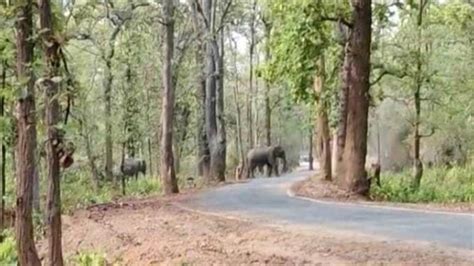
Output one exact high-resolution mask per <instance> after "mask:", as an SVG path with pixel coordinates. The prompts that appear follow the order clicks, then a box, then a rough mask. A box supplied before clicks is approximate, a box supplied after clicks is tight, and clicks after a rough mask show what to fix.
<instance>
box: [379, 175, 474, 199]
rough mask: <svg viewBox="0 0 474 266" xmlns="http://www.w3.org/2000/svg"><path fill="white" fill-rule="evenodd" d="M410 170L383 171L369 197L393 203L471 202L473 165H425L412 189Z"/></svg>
mask: <svg viewBox="0 0 474 266" xmlns="http://www.w3.org/2000/svg"><path fill="white" fill-rule="evenodd" d="M411 181H412V177H411V172H410V171H404V172H401V173H390V172H388V173H384V174H382V176H381V184H382V186H381V187H378V186H376V185H372V188H371V197H372V198H373V199H376V200H384V201H394V202H414V203H417V202H437V203H454V202H472V200H474V186H473V185H472V184H474V166H469V167H453V168H450V169H448V168H443V167H438V168H429V169H426V170H425V171H424V175H423V179H422V180H421V186H420V188H419V189H418V190H413V188H412V185H411V184H412V183H411Z"/></svg>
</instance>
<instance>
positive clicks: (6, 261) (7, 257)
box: [0, 231, 18, 266]
mask: <svg viewBox="0 0 474 266" xmlns="http://www.w3.org/2000/svg"><path fill="white" fill-rule="evenodd" d="M2 237H3V242H1V243H0V265H12V266H13V265H17V263H18V262H17V260H18V258H17V254H16V248H15V245H16V244H15V238H14V237H13V233H12V232H11V231H4V232H3V233H2Z"/></svg>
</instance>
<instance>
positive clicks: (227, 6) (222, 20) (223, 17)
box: [217, 0, 232, 32]
mask: <svg viewBox="0 0 474 266" xmlns="http://www.w3.org/2000/svg"><path fill="white" fill-rule="evenodd" d="M231 5H232V0H229V1H228V2H227V5H226V6H225V8H224V12H223V13H222V16H221V20H220V25H219V27H217V32H220V31H221V30H222V28H224V19H225V18H226V17H227V14H228V13H229V10H230V6H231Z"/></svg>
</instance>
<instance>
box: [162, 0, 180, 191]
mask: <svg viewBox="0 0 474 266" xmlns="http://www.w3.org/2000/svg"><path fill="white" fill-rule="evenodd" d="M163 16H164V40H165V41H164V43H163V54H164V57H165V59H164V60H163V69H162V71H163V72H162V75H163V77H162V80H163V96H164V97H163V103H162V112H161V124H162V126H161V129H162V134H161V168H160V170H161V178H162V183H163V189H164V192H165V194H171V193H178V191H179V190H178V183H177V180H176V173H175V168H174V157H173V117H174V100H175V99H174V93H175V92H174V88H173V70H172V68H173V65H172V60H173V50H174V17H173V16H174V4H173V0H166V1H165V2H164V3H163Z"/></svg>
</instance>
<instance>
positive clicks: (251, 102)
mask: <svg viewBox="0 0 474 266" xmlns="http://www.w3.org/2000/svg"><path fill="white" fill-rule="evenodd" d="M256 6H257V1H256V0H254V1H253V3H252V17H251V21H250V44H249V66H250V68H249V92H248V96H247V101H248V102H247V123H248V128H249V129H248V130H249V131H248V144H249V150H250V149H252V148H254V147H255V138H254V130H255V129H254V111H255V110H254V108H255V99H254V87H253V83H254V77H253V74H254V63H253V58H254V55H255V19H256V14H255V12H256Z"/></svg>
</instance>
